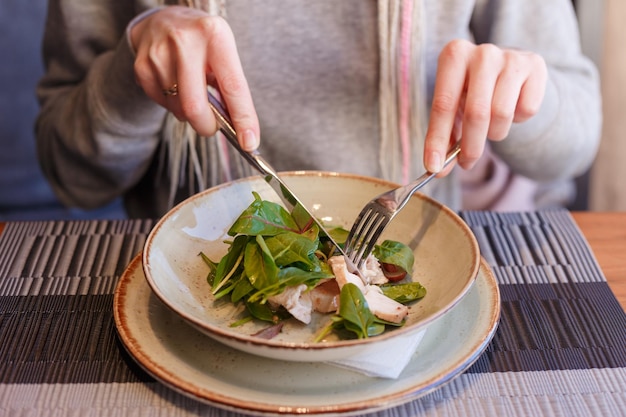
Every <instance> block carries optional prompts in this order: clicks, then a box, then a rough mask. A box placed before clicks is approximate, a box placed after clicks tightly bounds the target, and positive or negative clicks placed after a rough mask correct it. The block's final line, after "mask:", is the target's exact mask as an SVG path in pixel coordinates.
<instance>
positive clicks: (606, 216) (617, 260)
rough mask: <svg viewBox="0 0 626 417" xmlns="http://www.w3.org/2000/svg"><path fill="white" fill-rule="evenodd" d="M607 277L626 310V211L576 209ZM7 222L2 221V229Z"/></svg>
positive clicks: (576, 218) (577, 215) (583, 230)
mask: <svg viewBox="0 0 626 417" xmlns="http://www.w3.org/2000/svg"><path fill="white" fill-rule="evenodd" d="M572 216H573V217H574V220H576V223H577V224H578V226H579V227H580V229H581V230H582V232H583V234H584V235H585V237H586V238H587V241H588V242H589V245H590V246H591V249H592V250H593V253H594V254H595V256H596V259H597V260H598V263H599V264H600V268H601V269H602V272H603V273H604V276H605V277H606V280H607V282H608V284H609V286H610V287H611V289H612V290H613V292H614V293H615V296H616V297H617V299H618V300H619V302H620V304H621V305H622V308H623V309H624V310H626V212H592V211H578V212H572ZM3 229H4V223H2V222H0V233H2V230H3Z"/></svg>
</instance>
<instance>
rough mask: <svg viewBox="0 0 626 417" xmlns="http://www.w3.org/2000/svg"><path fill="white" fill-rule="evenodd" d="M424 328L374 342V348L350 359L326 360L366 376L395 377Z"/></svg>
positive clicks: (413, 349)
mask: <svg viewBox="0 0 626 417" xmlns="http://www.w3.org/2000/svg"><path fill="white" fill-rule="evenodd" d="M425 333H426V329H424V330H422V331H421V332H419V333H415V334H407V335H402V336H398V337H394V338H391V339H389V340H385V341H382V342H380V343H376V350H375V351H369V352H364V353H362V354H358V355H354V356H352V357H351V358H350V359H342V360H338V361H332V362H328V363H329V364H331V365H336V366H339V367H342V368H346V369H350V370H351V371H355V372H360V373H362V374H365V375H367V376H374V377H379V378H389V379H396V378H398V376H400V374H401V373H402V371H403V370H404V368H405V367H406V366H407V365H408V363H409V361H410V360H411V357H412V356H413V354H414V353H415V350H416V349H417V346H418V345H419V344H420V342H421V341H422V338H423V337H424V334H425Z"/></svg>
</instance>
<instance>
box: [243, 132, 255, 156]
mask: <svg viewBox="0 0 626 417" xmlns="http://www.w3.org/2000/svg"><path fill="white" fill-rule="evenodd" d="M242 139H243V143H242V146H243V147H244V149H245V150H247V151H253V150H255V149H256V148H258V147H259V138H257V136H256V134H255V133H254V131H253V130H252V129H248V130H246V131H244V132H243V138H242Z"/></svg>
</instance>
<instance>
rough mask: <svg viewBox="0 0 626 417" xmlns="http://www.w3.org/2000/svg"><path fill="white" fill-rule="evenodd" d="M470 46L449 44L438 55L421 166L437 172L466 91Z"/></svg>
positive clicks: (465, 43) (457, 43)
mask: <svg viewBox="0 0 626 417" xmlns="http://www.w3.org/2000/svg"><path fill="white" fill-rule="evenodd" d="M470 47H471V45H470V44H469V42H466V41H452V42H450V43H449V44H447V45H446V46H445V47H444V49H443V50H442V52H441V54H440V55H439V63H438V68H437V74H436V79H435V90H434V93H433V101H432V105H431V114H430V120H429V124H428V130H427V132H426V139H425V143H424V166H425V167H426V169H427V170H428V171H430V172H439V171H441V169H442V167H443V161H444V159H445V154H446V151H447V149H448V146H449V143H450V137H451V134H452V129H453V126H454V119H455V116H456V112H457V109H458V107H459V100H460V98H461V95H462V94H463V91H464V88H465V77H466V73H467V66H468V60H467V56H468V53H469V49H470Z"/></svg>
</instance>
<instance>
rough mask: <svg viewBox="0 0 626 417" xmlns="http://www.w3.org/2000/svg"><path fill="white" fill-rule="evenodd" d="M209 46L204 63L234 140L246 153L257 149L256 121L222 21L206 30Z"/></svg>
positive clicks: (240, 70) (234, 52)
mask: <svg viewBox="0 0 626 417" xmlns="http://www.w3.org/2000/svg"><path fill="white" fill-rule="evenodd" d="M209 31H210V32H211V33H210V36H211V37H210V38H209V39H210V40H211V41H210V45H209V47H208V49H207V62H209V63H210V65H211V69H212V72H213V75H214V76H215V80H216V83H217V85H218V88H219V91H220V94H221V96H222V100H223V102H224V104H225V105H226V107H227V108H228V111H229V114H230V118H231V120H232V122H233V125H234V128H235V130H236V131H237V139H238V140H239V143H240V144H241V146H242V147H243V148H244V149H245V150H247V151H253V150H254V149H256V148H257V147H258V146H259V140H260V129H259V121H258V117H257V114H256V110H255V108H254V103H253V101H252V95H251V93H250V89H249V87H248V82H247V81H246V78H245V75H244V72H243V68H242V66H241V61H240V59H239V55H238V53H237V47H236V44H235V39H234V36H233V34H232V32H231V30H230V28H229V27H228V25H227V24H226V23H225V21H224V20H223V19H220V18H215V19H213V22H212V25H211V27H210V28H209Z"/></svg>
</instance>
